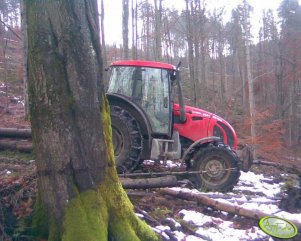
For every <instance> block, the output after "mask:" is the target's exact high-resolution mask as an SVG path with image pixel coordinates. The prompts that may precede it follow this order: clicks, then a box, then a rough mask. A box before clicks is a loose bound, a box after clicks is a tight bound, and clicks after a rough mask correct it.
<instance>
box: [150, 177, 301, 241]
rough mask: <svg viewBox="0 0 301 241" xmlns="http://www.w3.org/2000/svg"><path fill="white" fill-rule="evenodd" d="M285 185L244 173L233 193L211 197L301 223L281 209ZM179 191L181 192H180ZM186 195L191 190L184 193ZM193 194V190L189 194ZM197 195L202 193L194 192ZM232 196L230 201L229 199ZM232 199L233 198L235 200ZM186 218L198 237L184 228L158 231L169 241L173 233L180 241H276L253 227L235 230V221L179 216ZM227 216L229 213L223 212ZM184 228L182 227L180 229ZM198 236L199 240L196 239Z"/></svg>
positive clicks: (185, 213)
mask: <svg viewBox="0 0 301 241" xmlns="http://www.w3.org/2000/svg"><path fill="white" fill-rule="evenodd" d="M283 185H284V183H274V182H273V177H270V178H266V177H264V176H263V175H262V174H255V173H253V172H248V173H244V172H242V173H241V176H240V180H239V182H238V184H237V185H236V187H235V188H234V189H233V192H232V193H227V194H222V193H207V194H208V195H210V194H212V195H213V194H218V195H219V196H220V195H225V197H226V196H227V198H225V199H223V198H220V199H217V200H218V201H221V202H227V203H232V204H235V205H239V206H242V207H244V208H247V209H250V210H260V211H263V212H265V213H268V214H270V215H277V216H279V217H283V218H285V219H288V220H291V221H293V222H294V220H301V214H300V213H295V214H292V213H288V212H284V211H282V210H280V209H279V207H278V205H277V204H278V202H279V199H280V197H279V194H280V192H281V187H282V186H283ZM176 189H179V188H176ZM181 190H182V191H185V190H187V189H181ZM188 191H189V192H191V191H192V190H188ZM193 192H198V191H197V190H193ZM229 196H230V198H229ZM232 196H233V197H232ZM231 197H232V198H231ZM179 214H180V215H182V217H183V220H184V221H185V222H187V223H191V224H193V225H194V226H196V227H197V229H196V231H195V232H196V234H198V235H186V234H184V233H183V232H182V231H181V229H180V228H178V230H176V231H171V229H170V227H168V226H157V227H155V228H154V230H155V231H157V232H159V233H161V234H163V235H164V237H165V238H167V239H168V235H166V233H167V232H169V233H172V234H173V235H174V236H175V237H176V238H177V240H178V241H184V240H185V241H196V240H213V241H215V240H223V241H236V240H246V241H251V240H267V241H272V240H273V238H271V237H270V236H268V235H267V234H265V233H264V232H263V231H261V230H260V228H259V227H258V226H252V227H251V228H248V229H239V228H237V227H235V225H234V223H233V222H231V221H226V220H223V219H221V218H216V217H212V216H209V215H205V214H203V213H200V212H196V211H194V210H185V209H183V210H181V211H180V212H179ZM222 214H224V215H226V214H227V213H226V212H222ZM179 226H180V224H179V225H178V227H179ZM196 236H198V237H196Z"/></svg>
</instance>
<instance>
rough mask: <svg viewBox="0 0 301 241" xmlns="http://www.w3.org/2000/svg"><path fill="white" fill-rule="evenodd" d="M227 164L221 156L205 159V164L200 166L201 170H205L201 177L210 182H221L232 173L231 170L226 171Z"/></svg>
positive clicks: (215, 183)
mask: <svg viewBox="0 0 301 241" xmlns="http://www.w3.org/2000/svg"><path fill="white" fill-rule="evenodd" d="M227 166H228V165H227V162H226V161H225V160H223V159H221V158H216V157H215V158H212V159H209V160H207V161H204V162H203V165H201V166H200V170H201V171H205V173H203V174H201V178H202V179H203V180H204V181H205V182H206V183H209V184H213V185H218V184H221V183H223V182H224V181H225V180H226V179H227V178H228V176H229V175H230V171H229V170H228V171H225V169H226V168H227Z"/></svg>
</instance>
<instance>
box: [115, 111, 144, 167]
mask: <svg viewBox="0 0 301 241" xmlns="http://www.w3.org/2000/svg"><path fill="white" fill-rule="evenodd" d="M111 122H112V140H113V146H114V154H115V161H116V166H117V172H118V173H124V172H131V171H133V170H134V169H136V168H137V167H138V165H139V164H140V155H141V151H142V145H143V141H142V140H143V139H142V135H141V131H140V126H139V124H138V122H137V121H136V120H135V119H134V117H133V116H132V115H131V114H130V113H129V112H128V111H126V110H124V109H122V108H120V107H118V106H111Z"/></svg>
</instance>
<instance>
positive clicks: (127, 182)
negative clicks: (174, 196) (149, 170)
mask: <svg viewBox="0 0 301 241" xmlns="http://www.w3.org/2000/svg"><path fill="white" fill-rule="evenodd" d="M120 181H121V183H122V186H123V188H125V189H147V188H162V187H175V186H179V183H178V182H177V178H176V177H175V176H165V177H154V178H144V179H130V178H122V177H120Z"/></svg>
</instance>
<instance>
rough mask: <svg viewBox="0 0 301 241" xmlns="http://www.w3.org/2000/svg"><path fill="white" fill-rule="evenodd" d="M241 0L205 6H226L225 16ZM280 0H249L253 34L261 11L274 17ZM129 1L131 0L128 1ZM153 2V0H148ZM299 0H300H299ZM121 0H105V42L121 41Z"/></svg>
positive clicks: (172, 4) (167, 1) (181, 1)
mask: <svg viewBox="0 0 301 241" xmlns="http://www.w3.org/2000/svg"><path fill="white" fill-rule="evenodd" d="M242 1H243V0H207V1H206V3H207V6H208V8H209V9H214V8H220V7H223V6H226V9H225V10H226V16H230V14H231V9H233V8H235V7H236V6H237V5H238V4H241V3H242ZM281 1H282V0H249V1H248V2H249V3H250V5H252V6H253V8H254V10H253V14H252V18H251V23H252V25H253V27H254V28H253V35H257V34H258V30H259V26H260V22H261V15H262V14H261V13H262V10H263V9H272V10H274V11H275V17H276V16H277V13H276V10H277V8H278V7H279V5H280V3H281ZM130 2H131V1H130ZM149 2H150V3H153V0H149ZM299 2H300V0H299ZM163 3H164V6H166V7H169V8H175V9H179V10H181V9H184V8H185V0H164V1H163ZM121 17H122V0H105V32H106V33H105V36H106V42H107V43H110V44H113V43H116V44H121V43H122V31H121V29H122V19H121Z"/></svg>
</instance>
